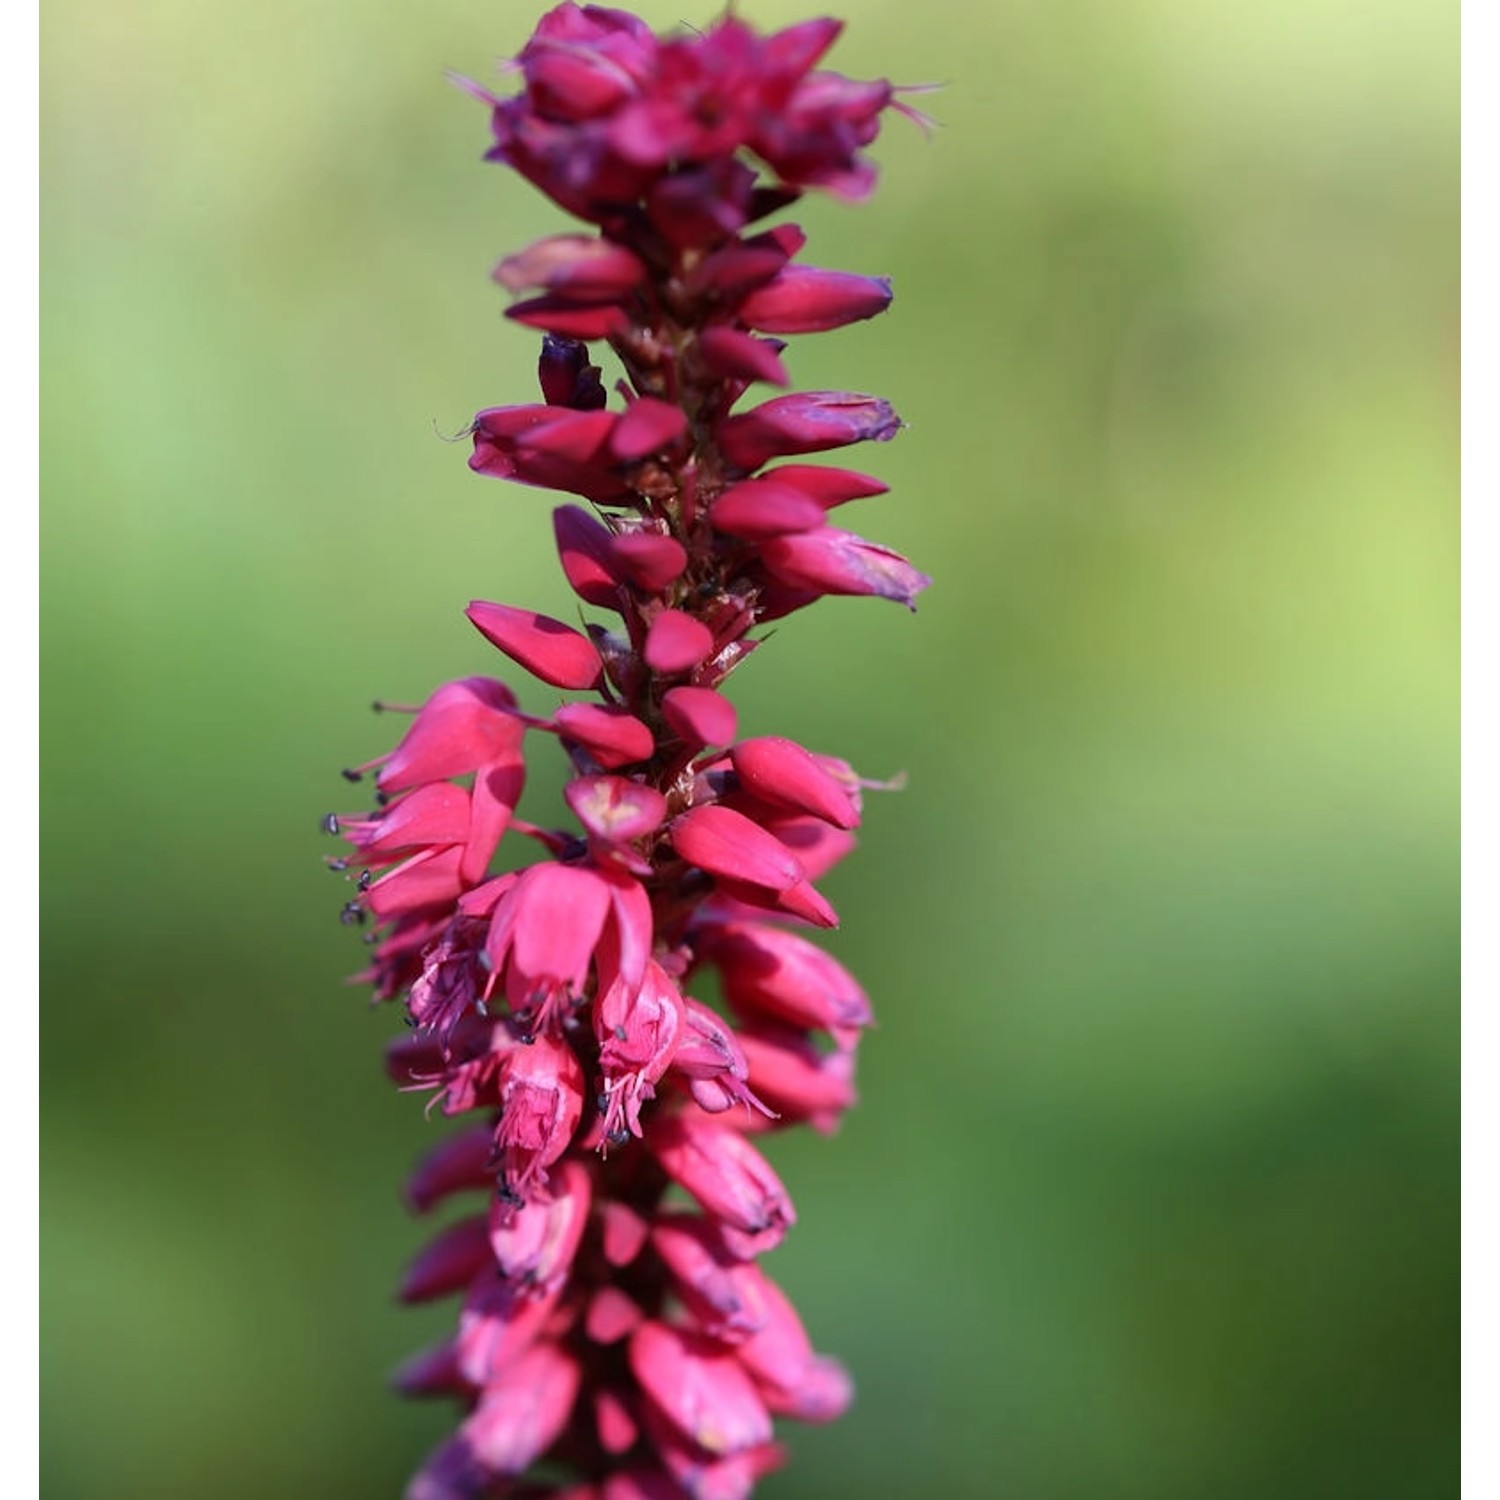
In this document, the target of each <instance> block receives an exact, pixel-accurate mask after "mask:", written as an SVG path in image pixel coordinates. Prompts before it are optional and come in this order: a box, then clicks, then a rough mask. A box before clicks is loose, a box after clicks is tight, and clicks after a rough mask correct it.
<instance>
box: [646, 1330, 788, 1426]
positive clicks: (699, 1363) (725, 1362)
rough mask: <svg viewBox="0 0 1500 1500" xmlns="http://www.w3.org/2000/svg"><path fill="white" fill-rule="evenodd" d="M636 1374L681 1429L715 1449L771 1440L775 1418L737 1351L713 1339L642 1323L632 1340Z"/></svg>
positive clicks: (664, 1411) (647, 1390)
mask: <svg viewBox="0 0 1500 1500" xmlns="http://www.w3.org/2000/svg"><path fill="white" fill-rule="evenodd" d="M630 1368H631V1370H632V1372H633V1373H634V1375H635V1378H636V1379H637V1380H638V1381H640V1383H641V1385H642V1387H643V1388H644V1389H645V1390H646V1392H647V1393H648V1394H649V1395H650V1397H651V1399H652V1400H653V1401H654V1402H655V1403H656V1405H657V1407H658V1408H659V1409H660V1410H661V1411H662V1412H663V1413H665V1415H666V1416H667V1417H668V1418H670V1420H671V1421H672V1422H673V1423H674V1424H675V1425H676V1427H677V1428H678V1430H679V1431H680V1432H682V1433H683V1434H684V1435H685V1436H686V1437H688V1438H691V1439H692V1441H693V1442H695V1443H696V1444H697V1445H698V1446H699V1447H700V1448H705V1449H707V1450H708V1452H710V1453H716V1454H729V1453H740V1452H743V1451H744V1450H745V1449H747V1448H753V1447H756V1446H757V1445H758V1444H761V1443H765V1442H769V1441H770V1438H771V1419H770V1417H769V1415H768V1414H767V1412H766V1409H765V1405H764V1403H763V1402H762V1401H761V1399H760V1397H759V1395H758V1394H757V1393H756V1390H755V1386H754V1384H753V1383H752V1382H751V1380H750V1378H749V1376H748V1375H747V1374H746V1373H745V1370H744V1368H743V1367H742V1366H741V1365H739V1364H738V1363H737V1362H736V1361H735V1359H734V1358H733V1356H732V1355H728V1354H725V1353H723V1352H721V1351H720V1349H719V1347H718V1346H717V1345H715V1344H714V1343H713V1342H712V1341H710V1340H708V1339H703V1338H698V1337H695V1336H694V1335H692V1334H686V1333H682V1332H680V1331H679V1330H677V1329H675V1328H668V1327H667V1326H666V1325H665V1324H662V1323H643V1324H642V1325H641V1326H640V1327H639V1328H638V1329H637V1330H636V1331H635V1334H634V1336H633V1337H632V1338H631V1341H630Z"/></svg>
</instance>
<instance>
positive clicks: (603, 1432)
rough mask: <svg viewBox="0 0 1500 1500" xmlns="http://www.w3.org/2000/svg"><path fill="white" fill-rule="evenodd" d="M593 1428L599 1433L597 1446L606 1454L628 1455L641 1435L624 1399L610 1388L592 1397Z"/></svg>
mask: <svg viewBox="0 0 1500 1500" xmlns="http://www.w3.org/2000/svg"><path fill="white" fill-rule="evenodd" d="M594 1426H595V1428H596V1429H597V1430H598V1433H599V1446H600V1447H601V1448H603V1449H604V1451H605V1452H606V1453H613V1454H621V1453H628V1452H629V1451H630V1450H631V1449H632V1448H633V1447H635V1444H636V1439H637V1438H638V1437H639V1436H640V1433H641V1429H640V1427H639V1426H638V1425H637V1424H636V1421H635V1418H634V1417H632V1416H631V1415H630V1407H629V1405H628V1404H627V1403H626V1401H625V1398H624V1397H623V1396H622V1395H621V1394H620V1392H619V1391H618V1390H615V1389H612V1388H610V1387H605V1388H604V1389H603V1390H600V1391H597V1392H596V1393H595V1395H594Z"/></svg>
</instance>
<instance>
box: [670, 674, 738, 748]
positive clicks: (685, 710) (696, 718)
mask: <svg viewBox="0 0 1500 1500" xmlns="http://www.w3.org/2000/svg"><path fill="white" fill-rule="evenodd" d="M661 709H662V715H663V717H664V718H665V719H666V721H667V723H668V724H669V725H670V726H671V728H672V732H673V733H674V734H675V735H676V736H677V737H678V738H679V739H680V740H681V741H682V742H683V743H684V744H685V745H690V746H692V747H693V748H694V749H699V750H701V749H702V748H703V747H704V746H706V745H727V744H728V743H729V742H730V740H732V739H733V738H734V736H735V730H736V729H737V728H738V726H739V717H738V715H737V714H736V713H735V709H734V704H732V703H731V702H730V701H729V699H727V698H726V697H724V695H723V694H722V693H716V692H715V691H714V690H713V689H712V688H699V687H675V688H672V689H671V690H670V691H669V692H668V693H667V694H666V696H665V697H664V698H663V699H662V704H661Z"/></svg>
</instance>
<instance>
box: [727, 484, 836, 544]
mask: <svg viewBox="0 0 1500 1500" xmlns="http://www.w3.org/2000/svg"><path fill="white" fill-rule="evenodd" d="M709 516H710V519H711V520H712V521H713V524H714V528H715V530H717V531H723V532H726V533H728V534H729V535H730V536H740V537H746V538H748V539H750V540H759V539H763V538H765V537H772V536H781V535H783V534H784V533H786V532H791V531H815V530H817V529H818V528H819V527H820V526H822V525H823V507H822V506H821V505H819V504H818V502H817V501H816V500H814V499H813V497H812V496H811V495H808V494H805V493H803V491H801V490H799V489H796V488H794V487H793V486H792V485H789V484H778V483H777V482H776V481H775V480H774V479H747V480H744V481H743V482H742V483H740V484H736V485H731V486H730V487H729V488H728V489H727V490H725V491H724V493H723V494H722V495H720V496H719V498H718V499H717V500H715V501H714V504H713V509H712V510H711V511H710V513H709Z"/></svg>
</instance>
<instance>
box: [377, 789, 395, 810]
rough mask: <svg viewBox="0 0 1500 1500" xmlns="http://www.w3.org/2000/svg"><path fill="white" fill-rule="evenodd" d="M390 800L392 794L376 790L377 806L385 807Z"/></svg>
mask: <svg viewBox="0 0 1500 1500" xmlns="http://www.w3.org/2000/svg"><path fill="white" fill-rule="evenodd" d="M390 800H391V794H390V793H389V792H376V793H375V806H376V807H384V806H385V805H386V803H388V802H389V801H390Z"/></svg>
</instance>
